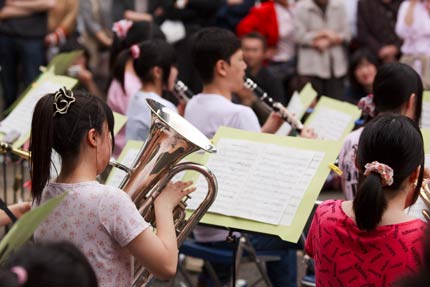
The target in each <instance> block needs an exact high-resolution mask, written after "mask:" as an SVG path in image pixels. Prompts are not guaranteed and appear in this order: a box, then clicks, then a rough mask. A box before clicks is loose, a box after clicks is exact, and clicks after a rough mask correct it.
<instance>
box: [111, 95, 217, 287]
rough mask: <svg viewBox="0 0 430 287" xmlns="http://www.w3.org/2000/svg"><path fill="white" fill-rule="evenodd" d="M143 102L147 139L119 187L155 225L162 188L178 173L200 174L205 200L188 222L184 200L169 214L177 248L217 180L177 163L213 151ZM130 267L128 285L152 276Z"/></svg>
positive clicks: (178, 120)
mask: <svg viewBox="0 0 430 287" xmlns="http://www.w3.org/2000/svg"><path fill="white" fill-rule="evenodd" d="M146 101H147V104H148V106H149V108H150V110H151V128H150V132H149V136H148V138H147V140H146V142H145V144H144V146H143V147H142V148H141V150H140V151H139V153H138V155H137V157H136V159H135V160H134V163H133V165H132V168H131V169H130V170H129V171H128V172H127V173H128V174H127V175H126V177H125V178H124V179H123V181H122V182H121V184H120V188H121V189H123V190H124V191H125V192H127V193H128V194H129V195H130V197H131V199H132V200H133V202H134V203H135V204H136V206H137V208H138V209H139V212H140V213H141V214H142V216H143V217H144V218H145V220H146V221H147V222H150V223H151V224H152V226H155V216H154V208H153V204H154V200H155V199H156V198H157V196H158V195H159V194H160V192H161V191H162V189H163V188H164V187H165V185H166V184H167V183H168V182H169V181H170V180H171V179H172V177H173V176H175V175H176V174H177V173H179V172H181V171H184V170H193V171H196V172H199V173H201V174H202V175H203V176H204V177H205V178H206V181H207V184H208V192H207V195H206V197H205V199H204V200H203V201H202V202H201V203H200V205H199V207H198V208H197V209H196V210H195V211H194V212H193V213H192V214H191V216H190V217H189V218H188V220H185V217H186V214H185V208H186V206H187V204H186V200H187V199H188V198H186V199H184V200H182V201H181V202H180V203H179V205H178V206H176V208H175V210H174V212H173V216H174V223H175V229H176V235H177V241H178V246H179V245H181V244H182V242H183V241H184V240H185V239H186V238H187V236H188V234H189V233H190V232H191V231H192V229H193V227H194V226H195V225H196V224H197V223H198V222H199V220H200V219H201V217H202V216H203V215H204V214H205V213H206V211H207V210H208V209H209V207H210V205H211V204H212V203H213V201H214V200H215V197H216V193H217V181H216V178H215V176H214V174H213V173H212V172H211V171H210V170H209V169H208V168H206V167H205V166H202V165H199V164H196V163H179V164H178V162H179V161H180V160H181V159H183V158H184V157H186V156H187V155H189V154H191V153H193V152H195V151H198V150H204V151H206V152H209V153H214V152H216V149H215V147H214V145H212V144H211V142H210V141H209V140H208V139H207V138H206V137H205V136H204V135H203V134H202V133H201V132H200V131H199V130H197V129H196V128H195V127H194V126H192V125H191V124H190V123H189V122H188V121H186V120H185V119H184V118H183V117H181V116H180V115H178V114H176V113H174V112H173V111H171V110H169V109H167V108H166V107H164V106H163V105H161V104H160V103H158V102H156V101H154V100H151V99H147V100H146ZM114 165H115V164H114ZM121 169H123V168H121ZM133 265H134V266H135V270H134V272H133V274H134V278H133V285H132V286H144V285H146V284H147V283H148V282H149V281H150V280H151V279H152V275H151V274H150V273H149V272H148V271H147V270H145V269H144V268H143V267H140V266H139V267H138V268H136V265H137V264H133Z"/></svg>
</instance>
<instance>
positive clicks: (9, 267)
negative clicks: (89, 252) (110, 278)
mask: <svg viewBox="0 0 430 287" xmlns="http://www.w3.org/2000/svg"><path fill="white" fill-rule="evenodd" d="M0 285H1V286H10V287H37V286H63V287H68V286H70V287H75V286H81V287H97V286H98V283H97V278H96V274H95V273H94V270H93V269H92V267H91V265H90V263H89V262H88V260H87V259H86V257H85V256H84V255H83V254H82V253H81V252H80V251H79V249H77V248H76V247H75V246H74V245H73V244H71V243H69V242H65V241H63V242H56V243H54V242H52V243H37V244H29V245H26V246H24V247H22V248H21V249H20V250H19V251H18V252H17V253H15V254H13V255H12V256H11V257H9V259H8V260H7V261H6V263H5V264H4V266H3V269H2V270H0Z"/></svg>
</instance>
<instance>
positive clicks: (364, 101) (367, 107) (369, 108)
mask: <svg viewBox="0 0 430 287" xmlns="http://www.w3.org/2000/svg"><path fill="white" fill-rule="evenodd" d="M357 106H358V108H359V109H360V110H361V111H362V113H363V115H366V116H371V117H374V116H375V103H374V102H373V95H372V94H370V95H367V96H366V97H362V98H361V99H360V101H358V104H357Z"/></svg>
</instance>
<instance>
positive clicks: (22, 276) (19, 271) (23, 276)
mask: <svg viewBox="0 0 430 287" xmlns="http://www.w3.org/2000/svg"><path fill="white" fill-rule="evenodd" d="M10 272H12V273H15V274H16V277H17V278H18V283H19V284H21V285H24V284H25V283H26V282H27V279H28V273H27V270H25V268H24V267H22V266H15V267H12V268H11V269H10Z"/></svg>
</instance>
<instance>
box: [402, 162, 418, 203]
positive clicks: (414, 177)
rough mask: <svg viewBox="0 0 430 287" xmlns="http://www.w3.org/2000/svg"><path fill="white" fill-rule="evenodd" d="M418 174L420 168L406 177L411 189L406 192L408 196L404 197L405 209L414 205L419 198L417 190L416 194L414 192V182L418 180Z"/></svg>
mask: <svg viewBox="0 0 430 287" xmlns="http://www.w3.org/2000/svg"><path fill="white" fill-rule="evenodd" d="M419 174H420V167H417V169H416V170H415V171H414V172H413V173H412V174H411V175H410V176H409V177H408V179H407V180H408V183H410V184H411V187H410V188H409V190H408V194H407V195H406V200H405V208H407V207H409V206H411V205H412V204H414V203H415V202H416V201H417V199H418V196H419V190H420V189H419V190H418V193H417V192H416V182H417V180H418V176H419Z"/></svg>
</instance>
